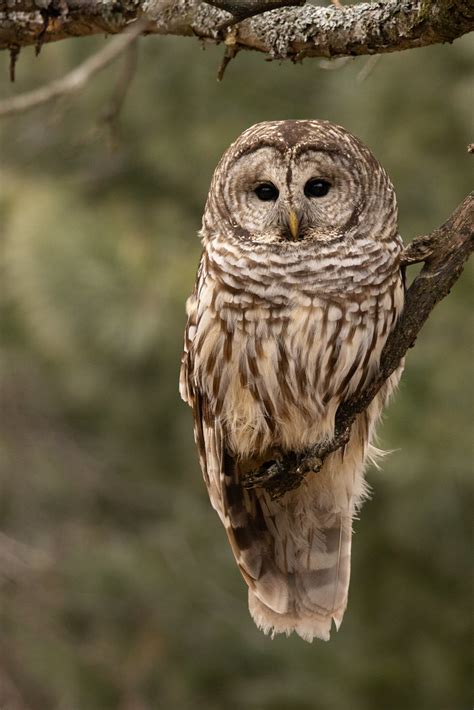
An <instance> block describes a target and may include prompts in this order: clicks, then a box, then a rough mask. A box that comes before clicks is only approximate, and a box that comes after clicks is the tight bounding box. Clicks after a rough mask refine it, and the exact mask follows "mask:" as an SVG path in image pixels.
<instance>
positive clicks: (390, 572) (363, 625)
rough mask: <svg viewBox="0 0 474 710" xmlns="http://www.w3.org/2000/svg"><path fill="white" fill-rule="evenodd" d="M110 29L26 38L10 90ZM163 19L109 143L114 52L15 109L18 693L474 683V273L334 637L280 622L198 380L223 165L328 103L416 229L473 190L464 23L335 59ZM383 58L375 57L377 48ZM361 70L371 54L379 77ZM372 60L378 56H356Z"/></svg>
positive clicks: (301, 693) (3, 68)
mask: <svg viewBox="0 0 474 710" xmlns="http://www.w3.org/2000/svg"><path fill="white" fill-rule="evenodd" d="M104 41H106V40H104V39H103V38H91V39H83V40H73V41H67V42H63V43H59V44H58V45H52V46H45V47H44V48H43V50H42V52H41V55H40V56H39V57H38V58H35V56H34V52H33V50H32V49H28V50H26V51H23V52H22V53H21V55H20V58H19V61H18V64H17V82H16V84H15V85H14V86H13V87H11V86H9V85H8V81H7V77H8V64H9V57H8V55H7V54H6V53H4V54H3V56H2V57H1V65H0V72H1V74H0V75H1V76H2V77H3V79H2V88H1V91H2V95H3V96H7V95H11V94H12V93H15V92H20V91H25V90H27V89H30V88H34V87H37V86H39V85H40V84H43V83H45V82H47V81H50V80H52V79H53V78H56V77H58V76H60V75H62V74H63V73H64V72H65V71H67V70H68V69H70V68H73V67H74V66H75V65H77V63H78V62H79V61H81V60H82V59H83V58H85V57H86V56H88V55H89V54H91V53H92V52H94V51H96V50H98V49H99V48H101V47H102V46H104ZM222 53H223V49H222V47H217V48H216V47H206V48H205V51H202V48H201V47H200V45H199V43H198V42H197V41H195V40H193V39H179V38H158V37H148V38H145V39H143V40H142V41H141V44H140V56H139V65H138V70H137V74H136V76H135V79H134V81H133V83H132V85H131V87H130V90H129V94H128V96H127V100H126V103H125V106H124V110H123V112H122V116H121V125H120V127H119V130H118V133H117V135H115V136H114V138H113V140H111V138H110V134H109V131H108V129H107V127H106V126H105V125H104V123H103V121H102V120H101V116H102V115H103V112H104V109H105V108H107V105H108V102H109V99H110V96H111V93H112V91H113V86H114V82H115V81H116V79H117V75H118V73H119V71H120V62H118V63H116V64H115V65H113V66H112V67H110V68H109V69H107V70H106V71H104V72H103V73H102V74H100V75H98V76H96V77H95V78H94V79H93V80H92V81H91V82H90V84H89V85H88V86H87V88H86V89H85V90H84V91H83V92H82V93H81V94H80V95H76V96H74V97H72V98H67V99H61V100H60V101H57V102H56V103H54V104H50V105H48V106H44V107H42V108H40V109H37V110H35V111H33V112H30V113H27V114H22V115H17V116H15V117H12V118H9V119H3V120H2V121H1V123H0V141H1V194H0V215H1V224H2V230H1V251H0V296H1V298H0V328H1V350H0V356H1V359H0V377H1V385H0V386H1V429H0V706H1V708H2V710H109V709H110V710H111V709H114V710H115V709H117V710H155V709H162V708H163V709H165V710H167V709H168V708H170V709H171V708H173V709H176V710H188V709H189V710H190V709H191V708H196V707H197V708H209V709H210V710H220V709H221V708H226V709H228V710H234V709H235V710H237V709H239V710H240V709H241V708H245V709H247V708H249V709H252V710H267V709H268V710H270V709H271V710H287V709H288V710H310V709H315V710H349V709H350V710H380V709H384V710H400V709H401V708H403V709H404V710H424V709H425V708H429V709H430V710H433V709H436V710H455V709H461V708H468V707H470V706H471V704H472V702H471V701H472V693H471V690H472V686H471V680H470V678H471V670H472V668H471V666H470V658H471V656H470V642H471V641H472V626H471V619H472V614H471V604H470V599H471V594H472V583H471V579H472V578H471V576H470V559H469V558H470V551H471V526H470V513H471V511H472V503H473V495H472V494H473V487H472V484H471V482H470V480H469V474H470V470H469V469H470V468H471V466H470V464H471V461H472V454H473V450H472V444H471V439H472V428H471V427H470V423H469V419H470V416H472V406H471V405H472V390H470V384H469V374H470V373H469V364H470V356H471V353H470V352H469V349H470V346H471V344H472V342H471V338H470V333H472V320H471V322H470V318H471V310H472V309H471V308H470V306H469V303H468V296H469V293H470V290H471V288H472V274H473V272H472V269H471V270H470V271H469V270H467V271H466V273H465V274H464V276H463V277H462V279H461V281H460V282H459V283H458V284H457V285H456V286H455V288H454V289H453V291H452V293H451V295H450V296H449V298H448V299H447V300H446V301H444V302H443V303H442V304H441V305H440V306H439V307H437V309H436V311H435V312H434V314H433V315H432V317H431V319H430V321H429V323H428V324H427V326H426V327H425V329H424V330H423V332H422V334H421V335H420V336H419V338H418V342H417V345H416V347H415V349H414V350H413V351H411V352H410V353H409V357H408V363H407V368H406V373H405V376H404V378H403V381H402V384H401V387H400V391H399V392H398V395H397V397H396V399H395V400H394V402H393V403H392V405H391V407H390V408H389V411H388V413H387V415H386V417H385V421H384V423H383V425H382V426H381V427H380V445H381V446H382V447H383V448H386V449H394V450H395V451H394V452H393V453H391V455H390V456H388V457H387V458H386V459H385V460H384V462H383V470H382V471H376V470H373V469H372V470H370V471H369V474H368V478H369V481H370V483H371V485H372V487H373V492H374V495H373V499H372V500H371V501H369V502H368V503H367V504H366V505H365V507H364V509H363V511H362V513H361V516H360V521H358V522H357V523H356V526H355V527H356V530H355V540H354V546H353V573H352V582H351V591H350V599H349V607H348V610H347V612H346V617H345V619H344V623H343V625H342V627H341V630H340V631H339V633H337V634H336V633H334V634H333V638H332V640H331V642H330V643H329V644H325V643H323V642H318V641H315V642H314V643H313V644H312V645H308V644H306V643H305V642H303V641H302V640H301V639H299V638H298V637H296V638H293V637H291V638H288V639H287V638H284V637H278V638H276V639H275V640H273V641H272V640H271V639H269V638H268V637H265V636H263V635H262V634H261V633H260V632H259V631H258V630H257V629H256V628H255V627H254V625H253V623H252V621H251V619H250V617H249V614H248V611H247V594H246V589H245V586H244V584H243V582H242V580H241V579H240V575H239V573H238V571H237V568H236V566H235V564H234V561H233V559H232V556H231V553H230V549H229V547H228V544H227V541H226V538H225V534H224V531H223V529H222V528H221V525H220V523H219V521H218V518H217V516H216V515H215V513H214V512H213V511H212V509H211V508H210V505H209V503H208V499H207V495H206V492H205V489H204V485H203V482H202V480H201V474H200V471H199V469H198V463H197V459H196V455H195V451H194V444H193V439H192V426H191V412H190V411H189V410H188V407H187V406H186V405H184V404H183V403H182V402H181V401H180V399H179V396H178V392H177V379H178V370H179V360H180V354H181V342H182V331H183V326H184V301H185V299H186V297H187V295H188V294H189V292H190V291H191V289H192V285H193V282H194V274H195V269H196V265H197V261H198V257H199V253H200V245H199V240H198V238H197V236H196V233H197V230H198V229H199V227H200V218H201V214H202V209H203V205H204V201H205V197H206V193H207V190H208V186H209V182H210V178H211V175H212V171H213V169H214V167H215V165H216V163H217V161H218V159H219V157H220V155H221V154H222V152H223V151H224V149H225V148H226V147H227V146H228V144H229V143H230V142H231V141H232V140H233V139H234V138H235V137H236V136H237V135H238V134H239V133H240V132H241V131H242V130H243V129H245V128H246V127H248V126H249V125H251V124H252V123H255V122H257V121H263V120H268V119H283V118H315V117H317V118H325V119H329V120H332V121H335V122H337V123H340V124H342V125H344V126H345V127H346V128H348V129H349V130H351V131H352V132H353V133H355V134H356V135H358V136H359V137H360V138H361V139H362V140H363V141H364V142H366V143H367V144H368V145H369V146H370V147H371V148H372V150H373V151H374V153H375V154H376V156H377V157H378V158H379V160H380V161H381V162H382V164H383V165H384V166H385V167H386V169H387V170H388V172H389V174H390V175H391V177H392V179H393V181H394V183H395V187H396V190H397V193H398V197H399V206H400V228H401V233H402V235H403V236H404V238H405V240H409V239H411V238H412V237H413V236H415V235H417V234H421V233H426V232H428V231H430V230H431V229H433V228H435V227H436V226H438V225H439V224H441V223H442V222H443V221H444V220H445V219H446V218H447V217H448V216H449V214H450V213H451V211H452V210H453V209H454V208H455V207H456V205H457V204H458V203H459V202H460V201H461V200H462V199H463V198H464V196H465V195H466V194H467V193H468V192H469V190H470V189H471V188H472V168H473V164H474V160H473V157H472V156H469V155H468V154H467V152H466V145H467V143H468V142H469V141H472V135H470V134H469V129H470V122H472V98H473V83H472V78H473V76H472V67H473V60H474V45H473V43H472V38H469V37H467V38H463V39H461V40H459V41H457V42H455V43H454V45H453V46H448V45H447V46H438V47H432V48H426V49H421V50H412V51H409V52H403V53H398V54H392V55H386V56H383V57H381V58H380V59H379V60H378V61H377V62H376V64H375V65H374V66H372V67H371V71H370V72H367V69H368V66H367V61H371V60H368V59H367V58H358V59H354V60H349V61H348V62H345V63H344V62H343V63H340V65H339V66H338V68H337V69H336V70H331V71H329V70H326V69H324V68H323V67H322V66H321V63H320V62H319V61H318V60H307V61H306V62H305V63H304V64H303V65H291V64H289V63H286V64H280V63H279V62H276V61H274V62H267V61H265V58H264V57H263V56H262V55H259V54H256V53H241V54H240V55H238V56H237V58H236V60H235V61H234V62H232V63H231V64H230V66H229V67H228V70H227V74H226V76H225V79H224V81H223V82H222V83H218V82H217V81H216V73H217V69H218V66H219V64H220V61H221V58H222ZM369 67H370V65H369ZM367 73H368V75H367ZM364 74H366V75H367V76H366V77H365V79H364Z"/></svg>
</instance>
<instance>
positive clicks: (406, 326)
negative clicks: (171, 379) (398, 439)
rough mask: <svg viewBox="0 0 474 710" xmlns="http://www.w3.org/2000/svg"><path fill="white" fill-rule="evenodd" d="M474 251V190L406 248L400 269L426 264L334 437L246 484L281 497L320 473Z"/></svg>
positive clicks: (291, 456) (344, 405)
mask: <svg viewBox="0 0 474 710" xmlns="http://www.w3.org/2000/svg"><path fill="white" fill-rule="evenodd" d="M473 250H474V192H473V193H471V194H470V195H468V197H466V199H465V200H464V201H463V202H462V203H461V204H460V205H459V207H458V208H457V209H456V210H455V212H454V213H453V214H452V216H451V217H450V218H449V219H448V221H447V222H446V223H445V224H443V225H442V226H441V227H439V229H436V230H435V231H434V232H432V233H431V234H429V235H427V236H423V237H418V238H417V239H414V240H413V241H412V242H411V243H410V244H408V246H407V247H406V248H405V250H404V253H403V255H402V261H401V267H402V268H405V267H406V266H409V265H411V264H416V263H419V262H424V266H423V269H422V270H421V272H420V274H419V275H418V276H417V277H416V278H415V280H414V281H413V283H412V284H411V286H410V288H409V289H408V291H407V293H406V298H405V307H404V309H403V312H402V314H401V316H400V318H399V319H398V322H397V325H396V326H395V328H394V330H393V331H392V332H391V334H390V336H389V337H388V339H387V342H386V344H385V347H384V349H383V351H382V355H381V358H380V368H379V371H378V374H377V376H376V377H375V378H374V379H373V380H372V382H370V383H369V385H368V386H367V387H366V388H364V389H363V390H362V391H360V392H358V393H356V394H355V395H353V396H352V397H350V399H348V400H347V401H346V402H343V403H342V404H341V405H340V407H339V409H338V410H337V413H336V419H335V427H334V436H333V438H332V439H331V440H330V441H328V442H324V443H321V444H317V445H316V446H314V447H313V448H312V449H311V450H309V451H307V452H304V454H295V453H294V452H291V453H289V454H285V455H284V456H283V457H282V459H281V460H280V461H276V462H274V463H273V464H272V465H271V466H269V467H268V468H267V469H266V470H263V471H262V470H259V471H257V472H253V473H252V474H250V475H247V476H245V478H244V486H245V487H246V488H256V487H263V488H265V490H267V491H268V492H269V493H270V495H271V496H272V498H275V499H276V498H280V497H281V496H282V495H284V494H285V493H286V492H288V491H290V490H292V489H294V488H296V487H298V486H299V485H300V484H301V482H302V481H303V479H304V476H305V475H306V474H307V473H309V472H315V473H317V472H318V471H319V470H320V469H321V466H322V465H323V463H324V460H325V459H326V457H327V456H329V454H331V453H333V452H334V451H337V450H338V449H340V448H342V447H343V446H345V445H346V444H347V442H348V441H349V437H350V432H351V427H352V425H353V423H354V421H355V419H356V417H357V416H358V415H359V414H361V413H362V412H364V411H365V410H366V409H367V407H368V406H369V404H370V403H371V402H372V400H373V399H374V397H375V395H376V394H377V393H378V392H379V390H380V388H381V387H382V386H383V384H384V383H385V382H386V381H387V379H388V378H389V377H390V375H391V374H392V373H393V372H394V371H395V370H396V369H397V367H398V365H399V364H400V362H401V360H402V358H403V357H404V356H405V354H406V353H407V351H408V350H409V348H411V347H412V346H413V344H414V343H415V340H416V337H417V335H418V333H419V332H420V330H421V328H422V326H423V325H424V323H425V321H426V320H427V318H428V316H429V315H430V313H431V311H432V310H433V308H434V307H435V305H436V304H437V303H438V302H439V301H441V300H442V299H443V298H445V296H447V295H448V293H449V291H450V289H451V288H452V286H453V285H454V283H455V282H456V281H457V279H458V278H459V276H460V275H461V273H462V271H463V268H464V264H465V263H466V261H467V259H468V258H469V256H470V254H471V253H472V251H473Z"/></svg>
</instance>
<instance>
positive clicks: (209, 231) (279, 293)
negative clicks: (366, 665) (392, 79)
mask: <svg viewBox="0 0 474 710" xmlns="http://www.w3.org/2000/svg"><path fill="white" fill-rule="evenodd" d="M201 237H202V243H203V246H204V250H203V253H202V258H201V262H200V265H199V270H198V275H197V281H196V286H195V289H194V293H193V294H192V296H191V297H190V298H189V299H188V302H187V314H188V321H187V325H186V332H185V347H184V355H183V359H182V366H181V377H180V391H181V395H182V397H183V399H184V400H185V401H186V402H188V403H189V404H190V405H191V407H192V408H193V414H194V424H195V440H196V444H197V448H198V451H199V456H200V462H201V467H202V471H203V475H204V479H205V482H206V485H207V488H208V491H209V496H210V500H211V503H212V506H213V507H214V508H215V510H216V511H217V513H218V514H219V517H220V519H221V521H222V523H223V525H224V526H225V529H226V532H227V536H228V538H229V542H230V546H231V548H232V552H233V554H234V556H235V559H236V562H237V564H238V566H239V569H240V572H241V574H242V576H243V578H244V580H245V582H246V583H247V585H248V595H249V609H250V613H251V615H252V617H253V619H254V621H255V622H256V624H257V625H258V626H259V627H260V628H261V629H262V630H263V631H264V632H265V633H271V634H272V635H274V634H276V633H286V634H289V633H291V632H292V631H296V633H298V634H299V635H300V636H301V637H302V638H304V639H306V640H308V641H311V640H312V639H313V638H314V637H318V638H321V639H325V640H328V639H329V634H330V629H331V625H332V621H334V623H335V626H336V628H339V625H340V623H341V621H342V617H343V614H344V611H345V608H346V604H347V595H348V586H349V575H350V554H351V535H352V520H353V517H354V515H355V514H356V513H357V511H358V509H359V507H360V505H361V502H362V501H363V500H364V497H365V496H366V494H367V488H366V484H365V483H364V465H365V462H366V460H367V459H370V457H371V456H372V455H373V454H374V452H375V451H376V450H375V449H374V447H373V446H371V440H372V438H373V434H374V426H375V424H376V422H377V419H378V418H379V416H380V413H381V411H382V408H383V406H384V405H385V403H386V401H387V398H388V397H389V395H390V393H391V391H392V390H393V389H394V387H395V386H396V384H397V383H398V380H399V378H400V375H401V370H402V367H401V366H400V367H399V369H398V370H397V371H396V372H395V373H394V374H393V375H392V376H391V378H390V379H389V380H388V381H387V382H386V384H385V386H384V387H383V389H382V390H381V391H380V392H379V394H378V395H377V397H376V398H375V400H374V401H373V402H372V404H371V405H370V406H369V407H368V409H367V410H366V411H365V412H364V413H363V414H361V415H360V416H359V417H358V419H357V420H356V422H355V423H354V425H353V427H352V432H351V436H350V440H349V442H348V444H347V445H346V446H345V447H344V449H342V450H339V451H336V452H334V453H333V454H331V455H330V456H329V457H328V458H327V459H326V460H325V462H324V465H323V467H322V469H321V470H320V471H319V472H318V473H313V474H311V473H310V474H309V475H308V476H306V478H305V480H304V483H303V484H302V485H301V486H300V487H298V488H297V489H296V490H293V491H290V492H288V493H286V494H285V495H284V496H283V497H282V498H281V499H279V500H277V501H274V500H272V499H271V498H270V496H269V495H268V493H267V492H266V491H265V490H264V489H263V488H260V489H259V488H256V489H252V490H246V489H245V488H244V487H243V485H242V476H243V475H244V474H245V473H247V472H250V471H254V470H258V469H259V468H261V467H262V466H265V464H266V463H268V462H271V461H275V460H278V459H279V458H281V456H282V454H283V453H285V452H290V451H291V452H303V451H305V450H307V449H308V448H309V447H311V446H312V445H314V444H316V443H319V442H321V441H323V440H325V439H326V438H328V437H331V435H332V434H333V431H334V420H335V414H336V411H337V408H338V406H339V404H340V403H341V402H343V401H344V399H346V398H347V397H349V396H350V395H351V394H353V393H354V392H355V391H356V390H358V389H359V388H361V387H363V386H364V384H366V383H367V382H368V381H369V380H370V378H371V377H372V376H373V374H374V373H375V372H376V371H377V368H378V365H379V360H380V355H381V351H382V348H383V346H384V344H385V341H386V339H387V336H388V334H389V333H390V331H391V330H392V329H393V327H394V325H395V322H396V320H397V317H398V315H399V314H400V312H401V309H402V306H403V298H404V285H403V278H402V274H401V271H400V252H401V249H402V242H401V239H400V237H399V235H398V229H397V205H396V198H395V193H394V189H393V186H392V184H391V182H390V180H389V178H388V176H387V174H386V173H385V171H384V169H383V168H382V166H381V165H380V164H379V163H378V162H377V160H376V159H375V158H374V157H373V155H372V154H371V152H370V151H369V150H368V148H366V147H365V146H364V145H363V144H362V143H361V142H360V141H359V140H358V139H357V138H355V137H354V136H352V135H351V134H350V133H348V132H347V131H345V130H344V129H343V128H340V127H338V126H336V125H333V124H331V123H328V122H326V121H275V122H267V123H260V124H257V125H255V126H253V127H251V128H249V129H248V130H246V131H245V132H244V133H243V134H242V135H241V136H240V137H239V138H238V139H237V140H236V141H235V142H234V143H233V144H232V145H231V146H230V148H229V149H228V150H227V151H226V153H225V154H224V155H223V157H222V159H221V161H220V163H219V165H218V166H217V169H216V171H215V173H214V177H213V179H212V184H211V188H210V191H209V195H208V199H207V204H206V207H205V212H204V217H203V223H202V231H201Z"/></svg>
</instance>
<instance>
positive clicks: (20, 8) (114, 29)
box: [0, 0, 474, 60]
mask: <svg viewBox="0 0 474 710" xmlns="http://www.w3.org/2000/svg"><path fill="white" fill-rule="evenodd" d="M258 3H260V6H262V8H263V9H259V12H260V13H262V12H263V13H264V14H259V15H257V16H255V17H251V18H250V19H245V20H243V21H242V22H240V23H239V24H238V25H236V26H235V27H234V28H232V29H231V30H230V31H231V32H232V33H233V42H235V44H236V48H237V49H253V50H257V51H260V52H264V53H266V54H268V55H270V56H271V57H277V58H282V59H293V60H295V59H301V58H303V57H340V56H354V55H362V54H379V53H383V52H394V51H398V50H404V49H410V48H415V47H423V46H426V45H430V44H436V43H439V42H452V41H453V40H455V39H456V38H457V37H460V36H461V35H463V34H465V33H467V32H469V31H471V30H472V29H474V8H473V5H472V2H471V0H379V1H378V2H373V3H360V4H356V5H348V6H345V7H334V6H333V7H318V6H314V5H305V6H303V7H283V8H280V9H275V10H272V11H265V10H266V7H269V6H271V1H270V0H256V7H259V5H258ZM214 4H216V3H214ZM280 4H281V3H280ZM288 4H295V3H294V2H293V0H289V2H288ZM218 5H219V8H223V7H228V8H229V10H230V12H226V11H225V10H222V9H217V8H216V7H213V6H211V5H210V4H208V3H206V2H197V0H175V1H172V2H170V0H0V49H5V48H9V49H11V50H12V51H18V49H19V48H21V47H24V46H27V45H32V44H33V45H37V46H39V45H41V44H42V43H44V42H52V41H56V40H61V39H65V38H68V37H84V36H88V35H93V34H98V33H102V34H104V33H106V34H117V33H120V32H122V31H123V30H124V29H125V27H126V26H127V25H128V24H129V23H130V22H132V21H134V20H136V19H137V18H140V17H145V18H146V19H147V21H148V24H147V28H146V32H147V33H153V34H160V35H181V36H194V37H199V38H201V39H204V40H209V41H212V42H221V41H225V39H226V37H227V36H228V32H229V30H228V29H227V28H226V27H225V25H226V24H229V19H230V20H232V19H234V20H235V19H239V17H242V12H243V11H241V9H242V7H244V6H248V5H252V3H251V2H249V0H245V1H244V0H240V1H239V0H219V1H218ZM235 8H237V10H236V9H235ZM239 8H240V10H239ZM235 12H237V15H236V14H235ZM239 13H240V14H239ZM246 13H247V16H248V15H249V14H251V13H252V9H249V10H247V11H246Z"/></svg>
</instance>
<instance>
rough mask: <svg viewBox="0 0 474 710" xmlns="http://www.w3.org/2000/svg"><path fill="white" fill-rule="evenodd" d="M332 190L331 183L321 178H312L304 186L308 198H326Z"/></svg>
mask: <svg viewBox="0 0 474 710" xmlns="http://www.w3.org/2000/svg"><path fill="white" fill-rule="evenodd" d="M330 188H331V183H330V182H328V181H327V180H321V178H311V180H308V182H307V183H306V185H305V186H304V194H305V195H306V197H324V195H327V194H328V192H329V190H330Z"/></svg>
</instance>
